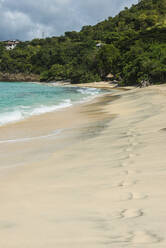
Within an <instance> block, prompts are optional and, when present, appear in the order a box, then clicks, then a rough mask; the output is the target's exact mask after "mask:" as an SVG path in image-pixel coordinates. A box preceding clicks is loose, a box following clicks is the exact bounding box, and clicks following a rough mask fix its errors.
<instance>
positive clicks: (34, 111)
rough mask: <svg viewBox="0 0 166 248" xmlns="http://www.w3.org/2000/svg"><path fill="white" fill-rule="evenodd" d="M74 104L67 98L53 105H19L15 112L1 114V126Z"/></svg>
mask: <svg viewBox="0 0 166 248" xmlns="http://www.w3.org/2000/svg"><path fill="white" fill-rule="evenodd" d="M71 105H72V103H71V100H70V99H66V100H64V101H63V103H61V104H58V105H52V106H46V105H40V106H39V107H35V108H32V107H30V106H29V107H27V106H20V107H17V108H16V110H14V111H13V112H5V113H1V114H0V126H3V125H5V124H8V123H12V122H17V121H20V120H23V119H25V118H28V117H30V116H33V115H40V114H44V113H49V112H53V111H56V110H60V109H63V108H67V107H70V106H71Z"/></svg>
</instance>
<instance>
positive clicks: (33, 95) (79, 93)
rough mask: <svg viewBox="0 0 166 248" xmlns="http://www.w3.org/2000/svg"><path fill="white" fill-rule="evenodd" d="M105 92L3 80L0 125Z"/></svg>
mask: <svg viewBox="0 0 166 248" xmlns="http://www.w3.org/2000/svg"><path fill="white" fill-rule="evenodd" d="M101 93H102V91H101V90H99V89H93V88H75V87H60V86H54V85H51V84H50V85H49V86H48V85H44V84H43V85H42V84H35V83H17V82H16V83H13V82H12V83H6V82H5V83H4V82H0V126H2V125H5V124H7V123H10V122H16V121H19V120H22V119H25V118H28V117H30V116H32V115H39V114H43V113H47V112H52V111H56V110H58V109H61V108H65V107H69V106H72V105H73V104H75V103H79V102H82V101H86V100H88V99H91V98H93V97H94V96H96V95H98V94H101Z"/></svg>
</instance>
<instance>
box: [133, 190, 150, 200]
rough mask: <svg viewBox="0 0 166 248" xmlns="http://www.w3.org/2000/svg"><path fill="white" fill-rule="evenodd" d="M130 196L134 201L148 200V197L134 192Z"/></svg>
mask: <svg viewBox="0 0 166 248" xmlns="http://www.w3.org/2000/svg"><path fill="white" fill-rule="evenodd" d="M132 195H133V199H135V200H142V199H147V198H148V195H146V194H144V193H138V192H134V193H132Z"/></svg>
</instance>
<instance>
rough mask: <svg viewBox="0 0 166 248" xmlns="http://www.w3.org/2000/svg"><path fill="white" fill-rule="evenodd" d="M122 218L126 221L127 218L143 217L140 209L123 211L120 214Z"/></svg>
mask: <svg viewBox="0 0 166 248" xmlns="http://www.w3.org/2000/svg"><path fill="white" fill-rule="evenodd" d="M120 215H121V217H122V218H125V219H128V218H137V217H141V216H143V215H144V213H143V211H142V210H141V209H124V210H123V211H121V213H120Z"/></svg>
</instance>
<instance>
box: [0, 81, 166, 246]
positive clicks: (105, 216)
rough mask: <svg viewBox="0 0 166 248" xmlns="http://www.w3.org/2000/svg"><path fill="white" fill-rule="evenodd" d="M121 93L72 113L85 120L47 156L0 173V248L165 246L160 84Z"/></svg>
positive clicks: (165, 153) (165, 141)
mask: <svg viewBox="0 0 166 248" xmlns="http://www.w3.org/2000/svg"><path fill="white" fill-rule="evenodd" d="M117 94H118V93H117ZM119 94H120V95H121V98H120V99H117V100H115V101H113V102H110V103H109V104H106V105H102V101H103V99H100V100H99V103H98V104H96V105H95V104H93V105H87V106H84V107H80V109H78V113H79V115H78V113H77V112H74V113H73V112H71V113H72V114H73V119H74V118H77V117H78V116H79V117H80V118H86V120H87V121H86V122H85V123H83V125H82V126H81V125H80V123H77V124H78V125H76V126H75V129H74V130H70V131H68V132H66V133H65V134H64V136H63V139H60V138H59V139H58V141H55V140H54V143H53V146H54V147H55V151H54V152H53V153H52V154H50V155H49V156H47V157H45V158H43V157H42V159H40V158H39V157H38V158H36V162H33V161H31V162H30V161H29V160H26V161H27V162H26V161H24V162H22V166H19V167H16V168H13V169H10V170H4V169H3V170H0V172H1V181H0V199H1V204H0V247H2V248H46V247H47V248H56V247H57V248H85V247H86V248H107V247H109V248H123V247H127V248H144V247H147V248H165V247H166V190H165V188H166V180H165V178H166V86H158V87H157V86H156V87H149V88H147V89H135V90H131V91H128V92H121V93H119ZM107 100H108V97H107ZM68 111H69V110H68ZM70 111H72V110H70ZM80 113H81V114H80ZM112 114H116V115H117V116H116V118H114V119H113V120H111V115H112ZM38 118H39V117H38ZM41 118H43V117H41ZM108 119H110V120H111V121H110V122H108ZM48 121H50V122H51V123H53V119H52V120H50V119H49V120H48ZM88 123H89V124H88ZM29 125H30V124H29ZM31 125H32V122H31ZM33 125H34V124H33ZM73 125H74V124H73ZM34 126H35V125H34ZM71 126H72V125H71ZM24 127H25V126H24ZM49 127H50V128H51V127H52V125H51V124H49ZM20 128H21V126H20ZM31 128H32V126H31ZM40 128H42V127H40ZM44 142H45V147H46V146H47V145H48V146H49V144H50V142H53V141H51V140H50V139H48V140H45V141H44ZM58 142H59V143H58ZM58 144H59V145H60V144H61V146H60V147H59V148H57V147H58ZM20 146H21V145H20ZM20 146H19V147H16V146H14V145H13V147H11V146H8V149H9V150H8V152H9V156H10V154H12V149H13V148H14V147H15V150H16V151H17V149H20ZM29 146H31V147H32V148H33V149H32V150H35V149H36V150H37V148H38V153H39V154H41V148H42V145H41V143H39V142H37V141H32V142H31V143H29ZM25 147H27V144H24V143H23V144H22V149H23V152H24V148H25ZM6 149H7V148H6ZM51 149H52V146H51ZM36 150H35V151H36ZM15 154H16V152H15ZM20 154H21V153H20ZM30 154H32V151H31V152H30ZM1 155H2V154H1ZM12 156H13V154H12ZM15 156H16V155H15ZM17 156H21V155H17ZM25 156H28V155H27V154H26V153H25ZM41 156H42V154H41ZM5 160H7V157H5ZM1 163H3V159H1Z"/></svg>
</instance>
